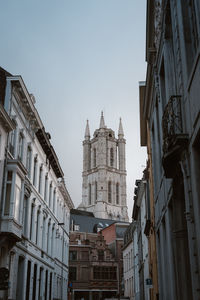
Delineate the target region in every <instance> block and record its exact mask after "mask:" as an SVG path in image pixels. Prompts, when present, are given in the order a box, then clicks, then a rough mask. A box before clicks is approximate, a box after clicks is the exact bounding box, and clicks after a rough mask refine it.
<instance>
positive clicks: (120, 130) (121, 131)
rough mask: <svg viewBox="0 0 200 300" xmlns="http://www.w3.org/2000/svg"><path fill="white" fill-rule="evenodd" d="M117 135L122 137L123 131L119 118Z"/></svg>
mask: <svg viewBox="0 0 200 300" xmlns="http://www.w3.org/2000/svg"><path fill="white" fill-rule="evenodd" d="M118 137H119V138H123V137H124V131H123V127H122V119H121V118H120V119H119V130H118Z"/></svg>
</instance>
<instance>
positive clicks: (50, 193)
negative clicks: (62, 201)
mask: <svg viewBox="0 0 200 300" xmlns="http://www.w3.org/2000/svg"><path fill="white" fill-rule="evenodd" d="M51 202H52V182H51V183H50V185H49V208H51V206H52V203H51Z"/></svg>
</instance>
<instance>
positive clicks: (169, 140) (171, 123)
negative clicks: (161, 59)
mask: <svg viewBox="0 0 200 300" xmlns="http://www.w3.org/2000/svg"><path fill="white" fill-rule="evenodd" d="M182 120H183V119H182V114H181V96H171V97H170V99H169V102H168V104H167V105H166V107H165V110H164V114H163V118H162V129H163V166H164V169H165V174H166V176H167V177H171V176H172V172H171V171H173V166H174V163H176V162H178V161H179V160H180V153H181V152H182V150H183V149H185V146H186V144H187V140H188V135H187V134H186V133H185V132H184V129H183V123H182Z"/></svg>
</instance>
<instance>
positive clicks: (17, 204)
mask: <svg viewBox="0 0 200 300" xmlns="http://www.w3.org/2000/svg"><path fill="white" fill-rule="evenodd" d="M21 185H22V181H21V178H20V177H19V176H18V175H17V174H16V181H15V210H14V218H15V220H17V221H18V222H20V221H21V220H20V209H21V207H20V206H21Z"/></svg>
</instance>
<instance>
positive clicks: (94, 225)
mask: <svg viewBox="0 0 200 300" xmlns="http://www.w3.org/2000/svg"><path fill="white" fill-rule="evenodd" d="M70 213H71V217H70V224H71V231H70V245H69V250H70V252H69V287H70V288H69V291H70V292H71V293H70V294H69V299H70V298H71V299H73V300H78V299H81V298H83V299H84V300H86V299H87V300H92V299H97V300H100V299H105V298H112V297H117V296H118V294H119V292H120V291H121V288H120V286H121V280H122V279H121V277H122V267H123V264H122V256H121V249H122V246H123V233H124V231H125V224H128V223H124V222H121V223H120V222H116V221H114V220H110V219H100V218H95V217H94V215H93V213H91V212H84V211H80V210H75V209H72V210H71V212H70ZM108 236H110V237H111V238H108Z"/></svg>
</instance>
